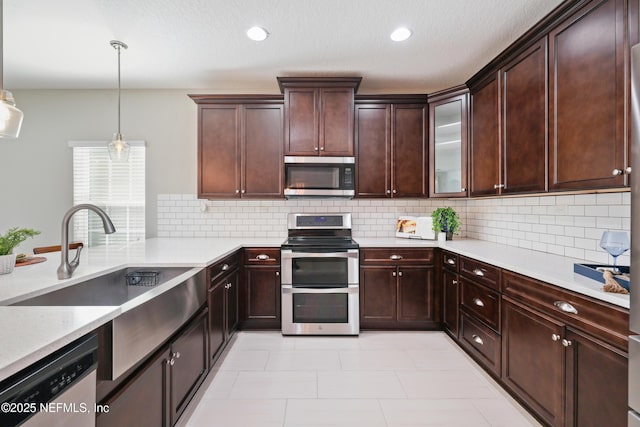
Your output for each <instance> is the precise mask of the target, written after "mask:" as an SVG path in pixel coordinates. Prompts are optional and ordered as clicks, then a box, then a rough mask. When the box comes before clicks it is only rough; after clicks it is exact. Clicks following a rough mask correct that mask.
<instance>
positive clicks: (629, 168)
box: [624, 166, 632, 175]
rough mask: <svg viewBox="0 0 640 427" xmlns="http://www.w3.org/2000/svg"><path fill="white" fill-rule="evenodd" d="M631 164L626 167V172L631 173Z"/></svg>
mask: <svg viewBox="0 0 640 427" xmlns="http://www.w3.org/2000/svg"><path fill="white" fill-rule="evenodd" d="M631 170H632V169H631V166H627V167H626V168H624V173H626V174H627V175H629V174H630V173H631Z"/></svg>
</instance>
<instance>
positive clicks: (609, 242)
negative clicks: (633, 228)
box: [600, 231, 630, 273]
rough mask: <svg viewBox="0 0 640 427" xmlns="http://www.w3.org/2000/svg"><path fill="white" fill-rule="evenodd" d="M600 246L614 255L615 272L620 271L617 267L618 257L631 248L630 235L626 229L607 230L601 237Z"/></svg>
mask: <svg viewBox="0 0 640 427" xmlns="http://www.w3.org/2000/svg"><path fill="white" fill-rule="evenodd" d="M600 247H601V248H602V249H604V250H605V251H607V252H609V255H611V256H612V257H613V272H614V273H620V271H619V270H618V267H616V260H617V258H618V257H619V256H620V255H622V254H623V253H625V252H626V251H628V250H629V248H630V244H629V236H627V232H626V231H605V232H604V233H602V238H601V239H600Z"/></svg>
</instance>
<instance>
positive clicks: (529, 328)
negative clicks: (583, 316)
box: [502, 299, 565, 426]
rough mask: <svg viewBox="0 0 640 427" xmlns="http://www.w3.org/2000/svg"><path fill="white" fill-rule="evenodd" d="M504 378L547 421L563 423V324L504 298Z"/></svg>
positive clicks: (557, 423)
mask: <svg viewBox="0 0 640 427" xmlns="http://www.w3.org/2000/svg"><path fill="white" fill-rule="evenodd" d="M503 303H504V304H503V311H502V313H503V320H502V381H503V382H504V383H505V385H506V386H507V387H509V388H510V389H511V390H512V391H513V392H514V393H515V394H517V395H518V396H519V397H520V398H521V399H522V400H523V401H524V402H526V403H527V405H529V406H530V407H531V408H532V409H533V410H534V412H535V413H537V414H538V415H539V416H540V417H541V418H542V419H543V420H544V421H545V422H546V423H548V424H549V425H552V426H562V425H563V423H564V406H565V395H564V377H565V365H564V347H563V346H562V343H561V338H562V336H563V332H564V325H563V324H562V323H560V322H558V321H556V320H554V319H552V318H550V317H548V316H545V315H542V314H540V313H537V312H534V311H533V310H530V309H528V308H525V307H523V306H521V305H519V304H516V303H512V302H511V301H510V300H507V299H503Z"/></svg>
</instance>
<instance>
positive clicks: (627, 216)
mask: <svg viewBox="0 0 640 427" xmlns="http://www.w3.org/2000/svg"><path fill="white" fill-rule="evenodd" d="M441 206H452V207H453V208H454V209H455V210H456V212H458V214H459V215H460V219H461V222H462V229H461V232H460V236H461V237H468V238H472V239H479V240H486V241H490V242H496V243H503V244H506V245H510V246H518V247H523V248H528V249H533V250H537V251H542V252H549V253H554V254H559V255H565V256H569V257H573V258H579V259H584V260H589V261H593V262H599V263H607V262H610V259H608V255H607V254H606V253H605V252H604V251H603V250H602V249H600V248H599V246H598V242H599V240H600V237H601V236H602V232H603V231H606V230H624V231H627V232H629V230H630V228H631V199H630V193H628V192H619V193H600V194H581V195H551V196H535V197H509V198H495V199H468V200H467V199H463V200H441V199H395V200H394V199H389V200H380V199H357V200H340V199H328V200H311V199H300V200H227V201H213V200H200V199H197V198H196V195H195V194H160V195H159V196H158V237H252V236H255V237H278V238H283V239H284V237H285V236H286V234H287V230H286V224H285V219H286V214H287V213H289V212H351V213H352V214H353V234H354V237H355V238H356V239H357V238H358V237H392V236H393V235H394V233H395V230H394V226H395V222H396V219H397V217H398V216H400V215H423V216H424V215H430V214H431V212H432V211H433V210H434V209H435V208H437V207H441ZM620 262H621V263H623V264H628V263H629V258H628V253H627V254H626V255H623V256H622V257H620Z"/></svg>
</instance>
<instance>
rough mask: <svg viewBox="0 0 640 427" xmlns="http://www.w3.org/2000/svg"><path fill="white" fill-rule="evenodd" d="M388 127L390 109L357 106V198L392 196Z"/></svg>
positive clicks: (372, 105) (373, 105)
mask: <svg viewBox="0 0 640 427" xmlns="http://www.w3.org/2000/svg"><path fill="white" fill-rule="evenodd" d="M390 126H391V106H390V105H379V104H370V105H356V142H357V158H356V162H357V164H358V167H357V170H358V177H357V182H356V189H357V191H358V197H390V196H391V141H390V140H389V138H390V137H391V129H390Z"/></svg>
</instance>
